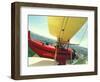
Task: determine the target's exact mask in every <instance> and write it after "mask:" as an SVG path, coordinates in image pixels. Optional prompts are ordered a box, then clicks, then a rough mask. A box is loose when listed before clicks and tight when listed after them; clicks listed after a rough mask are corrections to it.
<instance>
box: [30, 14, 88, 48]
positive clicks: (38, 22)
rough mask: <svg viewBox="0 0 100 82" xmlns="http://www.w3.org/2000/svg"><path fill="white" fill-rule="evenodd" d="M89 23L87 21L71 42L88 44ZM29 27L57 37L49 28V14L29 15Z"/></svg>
mask: <svg viewBox="0 0 100 82" xmlns="http://www.w3.org/2000/svg"><path fill="white" fill-rule="evenodd" d="M87 27H88V23H87V22H86V23H85V24H84V25H83V26H82V28H81V29H80V30H79V31H78V32H77V33H76V34H75V35H74V36H73V38H72V39H71V41H70V42H71V43H76V44H80V46H83V47H87V46H88V44H87V43H88V40H87V39H88V31H87ZM28 28H29V30H30V31H31V32H33V33H36V34H39V35H42V36H45V37H49V38H51V39H55V40H56V37H54V36H52V35H50V33H49V30H48V18H47V16H32V15H30V16H28Z"/></svg>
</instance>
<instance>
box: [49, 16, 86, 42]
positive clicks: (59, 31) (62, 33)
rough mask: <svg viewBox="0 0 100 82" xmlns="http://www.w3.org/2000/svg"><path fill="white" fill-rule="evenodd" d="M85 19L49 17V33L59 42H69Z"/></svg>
mask: <svg viewBox="0 0 100 82" xmlns="http://www.w3.org/2000/svg"><path fill="white" fill-rule="evenodd" d="M86 20H87V18H86V17H64V16H61V17H60V16H49V17H48V27H49V32H50V34H52V35H53V36H55V37H57V38H58V39H60V41H61V42H66V41H68V40H70V39H71V38H72V37H73V36H74V35H75V33H77V31H79V29H80V28H81V27H82V26H83V24H84V23H85V22H86Z"/></svg>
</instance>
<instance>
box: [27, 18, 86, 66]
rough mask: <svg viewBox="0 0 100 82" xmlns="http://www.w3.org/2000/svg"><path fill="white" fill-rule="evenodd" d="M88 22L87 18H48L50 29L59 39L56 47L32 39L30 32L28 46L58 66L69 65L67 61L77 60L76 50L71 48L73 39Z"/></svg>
mask: <svg viewBox="0 0 100 82" xmlns="http://www.w3.org/2000/svg"><path fill="white" fill-rule="evenodd" d="M86 21H87V18H86V17H70V16H67V17H65V16H48V29H49V33H50V34H51V35H52V36H55V37H56V38H57V42H56V45H55V46H53V45H49V44H48V45H47V44H44V43H43V42H42V41H39V40H36V39H34V38H31V35H30V31H28V45H29V47H30V48H31V49H32V50H33V52H35V53H37V54H38V55H39V56H41V57H45V58H50V59H54V60H56V61H57V62H58V65H65V64H67V63H66V62H67V60H70V59H74V58H75V55H76V54H75V50H73V49H72V48H70V47H69V44H70V40H71V38H72V37H73V36H74V35H75V34H76V33H77V32H78V31H79V30H80V29H81V27H82V26H83V25H84V24H85V22H86Z"/></svg>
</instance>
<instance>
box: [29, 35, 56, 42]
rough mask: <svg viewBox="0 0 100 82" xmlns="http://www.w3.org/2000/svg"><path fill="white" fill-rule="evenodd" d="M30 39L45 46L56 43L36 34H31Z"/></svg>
mask: <svg viewBox="0 0 100 82" xmlns="http://www.w3.org/2000/svg"><path fill="white" fill-rule="evenodd" d="M31 38H34V39H36V40H39V41H42V42H44V43H46V44H52V43H55V42H56V40H53V39H50V38H47V37H44V36H41V35H38V34H35V33H31Z"/></svg>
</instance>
